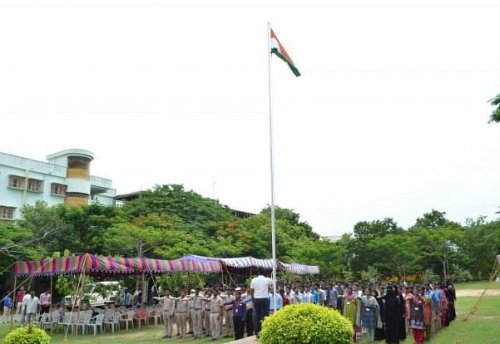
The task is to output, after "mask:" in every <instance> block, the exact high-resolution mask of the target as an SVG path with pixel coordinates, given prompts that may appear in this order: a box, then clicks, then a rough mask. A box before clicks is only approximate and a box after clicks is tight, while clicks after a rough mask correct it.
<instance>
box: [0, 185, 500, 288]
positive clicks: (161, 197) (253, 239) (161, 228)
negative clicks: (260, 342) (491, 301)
mask: <svg viewBox="0 0 500 344" xmlns="http://www.w3.org/2000/svg"><path fill="white" fill-rule="evenodd" d="M269 213H270V210H269V208H265V209H263V210H262V211H261V212H260V213H259V214H256V215H254V216H250V217H247V218H237V217H235V216H234V215H233V213H232V212H231V209H229V208H228V207H227V206H224V205H222V204H220V203H219V202H217V201H216V200H212V199H209V198H205V197H202V196H201V195H199V194H197V193H196V192H194V191H188V190H185V189H184V187H183V186H182V185H161V186H156V187H154V188H153V189H151V190H147V191H144V192H142V193H141V194H140V196H139V197H138V198H136V199H134V200H131V201H128V202H126V203H125V204H123V206H121V207H112V206H105V205H102V204H99V203H93V204H90V205H88V206H84V207H78V208H68V207H65V206H63V205H60V206H52V207H49V206H48V205H47V204H46V203H44V202H38V203H36V204H35V205H33V206H29V205H28V206H24V208H23V209H22V214H23V218H22V220H19V221H15V222H13V221H8V222H0V233H1V234H2V235H1V236H0V253H1V254H0V269H1V271H3V274H4V276H5V274H8V273H9V272H11V271H12V268H11V269H9V267H10V266H11V264H12V263H13V262H14V261H15V260H29V259H39V258H41V257H50V256H53V255H54V252H63V251H69V252H72V253H74V254H78V253H85V252H89V253H94V254H101V255H121V256H142V255H144V256H147V257H152V258H162V259H175V258H178V257H181V256H183V255H186V254H197V255H205V256H215V257H238V256H247V255H250V256H254V257H257V258H270V257H271V231H270V216H269ZM276 219H277V222H276V224H277V226H276V228H277V235H276V245H277V254H278V258H279V259H280V260H281V261H283V262H301V263H304V264H311V265H319V266H320V269H321V278H325V279H338V280H353V279H357V280H370V279H374V278H377V277H381V276H382V277H383V276H386V277H387V276H392V277H393V278H397V279H410V278H419V279H454V280H466V279H472V278H474V279H484V278H487V277H488V274H489V273H490V270H491V267H492V264H493V262H494V259H495V257H496V255H497V254H500V221H498V220H487V219H486V218H485V217H480V218H478V219H467V220H466V221H465V223H464V224H460V223H456V222H453V221H450V220H448V219H447V218H446V213H444V212H440V211H437V210H431V211H430V212H428V213H425V214H423V215H422V216H421V217H419V218H418V219H417V220H416V222H415V224H414V225H413V226H411V227H410V228H402V227H401V226H399V225H398V224H397V222H396V221H394V220H393V219H392V218H385V219H380V220H372V221H360V222H358V223H357V224H356V225H355V226H354V228H353V231H352V233H349V234H344V235H343V236H342V237H341V239H340V240H338V241H337V242H330V241H328V240H324V239H323V238H321V237H320V236H319V235H318V234H317V233H315V232H314V230H313V228H312V227H311V226H310V225H309V224H308V223H307V222H305V221H302V220H301V219H300V215H299V214H297V213H296V212H294V211H293V210H290V209H284V208H279V207H278V208H277V209H276Z"/></svg>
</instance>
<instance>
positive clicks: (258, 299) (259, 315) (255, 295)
mask: <svg viewBox="0 0 500 344" xmlns="http://www.w3.org/2000/svg"><path fill="white" fill-rule="evenodd" d="M272 285H273V280H272V279H270V278H267V277H264V276H263V275H259V276H257V277H254V278H253V279H252V283H250V291H251V295H252V300H253V309H254V313H255V322H254V331H255V334H256V335H257V337H259V332H260V326H261V322H262V320H263V319H264V318H265V317H266V316H268V315H269V287H270V286H272Z"/></svg>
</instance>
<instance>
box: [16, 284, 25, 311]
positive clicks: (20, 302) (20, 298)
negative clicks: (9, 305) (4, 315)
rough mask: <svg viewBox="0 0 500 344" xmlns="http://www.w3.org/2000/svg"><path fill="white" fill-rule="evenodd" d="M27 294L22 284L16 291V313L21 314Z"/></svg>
mask: <svg viewBox="0 0 500 344" xmlns="http://www.w3.org/2000/svg"><path fill="white" fill-rule="evenodd" d="M25 296H26V291H25V290H24V287H23V286H21V287H20V288H19V290H18V291H17V293H16V314H17V315H21V310H22V309H23V298H24V297H25Z"/></svg>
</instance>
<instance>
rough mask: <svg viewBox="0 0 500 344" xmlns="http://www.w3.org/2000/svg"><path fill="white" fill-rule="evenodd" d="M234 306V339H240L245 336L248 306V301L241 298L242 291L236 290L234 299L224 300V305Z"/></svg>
mask: <svg viewBox="0 0 500 344" xmlns="http://www.w3.org/2000/svg"><path fill="white" fill-rule="evenodd" d="M228 305H231V306H233V309H232V312H233V328H234V339H235V340H238V339H241V338H243V333H244V332H245V320H246V312H247V307H246V303H245V302H244V301H243V300H242V299H241V291H239V290H236V291H235V293H234V300H230V301H226V302H224V306H228Z"/></svg>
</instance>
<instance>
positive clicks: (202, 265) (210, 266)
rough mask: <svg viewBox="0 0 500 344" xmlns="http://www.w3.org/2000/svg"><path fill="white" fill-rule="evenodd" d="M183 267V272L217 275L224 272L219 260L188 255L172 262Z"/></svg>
mask: <svg viewBox="0 0 500 344" xmlns="http://www.w3.org/2000/svg"><path fill="white" fill-rule="evenodd" d="M171 262H175V264H176V265H178V266H179V267H181V270H182V271H188V272H204V273H212V272H214V273H216V272H221V271H222V263H221V262H219V261H217V260H210V259H205V258H203V257H197V256H191V255H187V256H184V257H181V258H179V259H175V260H172V261H171Z"/></svg>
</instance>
